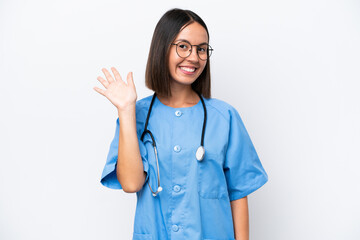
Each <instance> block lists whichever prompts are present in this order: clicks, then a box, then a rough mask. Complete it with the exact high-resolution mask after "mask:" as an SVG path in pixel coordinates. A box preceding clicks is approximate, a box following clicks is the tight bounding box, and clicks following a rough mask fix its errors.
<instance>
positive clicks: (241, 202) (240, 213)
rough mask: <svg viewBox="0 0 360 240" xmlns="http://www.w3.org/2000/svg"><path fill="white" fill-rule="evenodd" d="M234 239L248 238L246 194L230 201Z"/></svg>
mask: <svg viewBox="0 0 360 240" xmlns="http://www.w3.org/2000/svg"><path fill="white" fill-rule="evenodd" d="M230 204H231V212H232V217H233V223H234V232H235V239H236V240H249V209H248V201H247V196H246V197H243V198H240V199H237V200H234V201H231V202H230Z"/></svg>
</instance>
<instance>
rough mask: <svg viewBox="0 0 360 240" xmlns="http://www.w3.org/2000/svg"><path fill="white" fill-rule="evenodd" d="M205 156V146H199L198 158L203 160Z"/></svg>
mask: <svg viewBox="0 0 360 240" xmlns="http://www.w3.org/2000/svg"><path fill="white" fill-rule="evenodd" d="M204 156H205V148H204V147H203V146H200V147H198V149H197V150H196V159H197V160H198V161H202V160H203V159H204Z"/></svg>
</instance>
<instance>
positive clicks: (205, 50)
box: [197, 44, 209, 60]
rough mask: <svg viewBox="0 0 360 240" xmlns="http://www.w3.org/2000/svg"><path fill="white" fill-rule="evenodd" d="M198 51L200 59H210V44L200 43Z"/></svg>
mask: <svg viewBox="0 0 360 240" xmlns="http://www.w3.org/2000/svg"><path fill="white" fill-rule="evenodd" d="M197 53H198V55H199V58H200V59H202V60H206V59H208V54H209V45H208V44H202V45H199V46H198V48H197Z"/></svg>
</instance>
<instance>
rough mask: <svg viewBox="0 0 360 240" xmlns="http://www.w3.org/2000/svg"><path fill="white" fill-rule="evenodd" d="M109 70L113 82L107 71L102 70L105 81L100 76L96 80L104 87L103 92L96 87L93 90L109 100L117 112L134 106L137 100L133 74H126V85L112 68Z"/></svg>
mask: <svg viewBox="0 0 360 240" xmlns="http://www.w3.org/2000/svg"><path fill="white" fill-rule="evenodd" d="M111 70H112V72H113V74H114V76H115V80H114V78H113V77H112V76H111V74H110V73H109V71H108V70H107V69H106V68H103V69H102V72H103V73H104V74H105V77H106V79H107V80H105V79H103V78H102V77H100V76H99V77H97V80H99V82H100V83H101V84H102V85H103V86H104V87H105V90H103V89H100V88H98V87H94V90H95V91H97V92H98V93H100V94H101V95H103V96H105V97H106V98H107V99H109V100H110V102H111V103H112V104H114V106H115V107H116V108H117V109H118V110H119V111H121V110H126V109H128V108H129V107H130V106H132V105H135V103H136V99H137V94H136V89H135V84H134V80H133V74H132V72H129V73H128V75H127V78H126V80H127V83H125V82H124V81H123V80H122V79H121V76H120V74H119V72H118V71H117V70H116V69H115V68H114V67H112V68H111Z"/></svg>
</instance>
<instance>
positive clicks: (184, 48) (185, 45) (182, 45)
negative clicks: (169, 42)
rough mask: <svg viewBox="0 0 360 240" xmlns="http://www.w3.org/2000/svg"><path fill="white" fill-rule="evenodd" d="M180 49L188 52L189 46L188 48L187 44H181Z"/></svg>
mask: <svg viewBox="0 0 360 240" xmlns="http://www.w3.org/2000/svg"><path fill="white" fill-rule="evenodd" d="M178 46H179V48H181V49H183V50H186V49H188V46H187V44H184V43H179V45H178Z"/></svg>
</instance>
